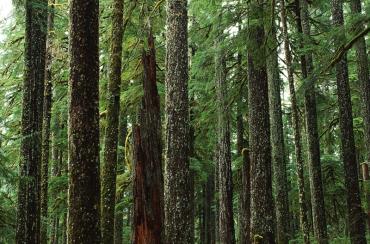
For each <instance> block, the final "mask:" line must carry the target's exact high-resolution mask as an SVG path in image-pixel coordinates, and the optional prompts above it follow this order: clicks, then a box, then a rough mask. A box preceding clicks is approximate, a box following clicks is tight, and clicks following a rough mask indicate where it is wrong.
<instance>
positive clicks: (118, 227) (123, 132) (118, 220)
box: [114, 108, 127, 244]
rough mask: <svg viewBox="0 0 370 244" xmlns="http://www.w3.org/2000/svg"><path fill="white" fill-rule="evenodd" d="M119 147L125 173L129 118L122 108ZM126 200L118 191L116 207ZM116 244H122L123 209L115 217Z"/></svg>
mask: <svg viewBox="0 0 370 244" xmlns="http://www.w3.org/2000/svg"><path fill="white" fill-rule="evenodd" d="M118 134H119V136H118V145H119V147H120V148H122V149H121V150H119V151H118V162H117V170H118V171H120V170H121V171H124V170H125V168H124V162H125V152H124V149H123V148H124V147H125V142H126V137H127V116H126V113H125V110H123V109H122V108H121V113H120V123H119V132H118ZM123 198H124V191H123V189H122V190H121V189H118V191H117V195H116V205H117V204H119V203H121V202H122V201H123ZM114 229H115V230H114V244H122V241H123V240H122V239H123V238H122V231H123V208H118V209H116V211H115V216H114Z"/></svg>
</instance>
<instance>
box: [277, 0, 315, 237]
mask: <svg viewBox="0 0 370 244" xmlns="http://www.w3.org/2000/svg"><path fill="white" fill-rule="evenodd" d="M280 7H281V9H280V17H281V22H282V30H283V39H284V53H285V63H286V67H287V73H288V83H289V91H290V102H291V106H292V108H291V109H292V124H293V133H294V146H295V155H296V164H297V180H298V192H299V194H298V195H299V211H300V214H299V215H300V225H301V230H302V233H303V238H304V242H305V243H310V241H309V236H310V233H309V223H308V218H307V212H308V209H307V205H306V196H305V195H306V193H305V184H304V161H303V153H302V142H301V138H302V137H301V127H300V120H299V111H298V105H297V97H296V93H295V87H294V86H295V85H294V69H293V65H292V61H293V60H292V54H291V51H290V42H289V35H288V25H287V16H286V9H285V0H280Z"/></svg>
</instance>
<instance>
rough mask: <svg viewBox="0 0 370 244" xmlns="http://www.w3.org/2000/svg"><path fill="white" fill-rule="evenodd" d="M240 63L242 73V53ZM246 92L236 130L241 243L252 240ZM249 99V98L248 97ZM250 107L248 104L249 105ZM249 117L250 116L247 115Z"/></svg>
mask: <svg viewBox="0 0 370 244" xmlns="http://www.w3.org/2000/svg"><path fill="white" fill-rule="evenodd" d="M238 59H239V60H238V65H239V71H238V72H239V75H240V79H242V75H241V67H240V66H241V61H242V60H241V55H239V57H238ZM244 94H247V92H242V94H240V95H239V99H238V102H237V117H236V130H237V140H236V141H237V142H236V144H237V150H238V153H239V155H241V156H242V157H243V165H242V168H241V171H240V173H241V175H240V176H241V189H240V193H239V243H241V244H244V243H248V242H249V240H250V214H251V213H250V174H249V171H250V160H249V151H248V150H249V149H248V140H246V139H245V138H244V132H245V131H246V130H245V128H244V121H243V113H242V102H243V98H244ZM246 100H247V101H248V99H246ZM247 107H248V106H247ZM247 117H248V116H247ZM247 130H248V128H247Z"/></svg>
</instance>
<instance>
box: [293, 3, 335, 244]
mask: <svg viewBox="0 0 370 244" xmlns="http://www.w3.org/2000/svg"><path fill="white" fill-rule="evenodd" d="M299 7H300V18H301V30H302V33H303V35H304V36H305V38H310V32H311V31H310V22H309V13H308V2H307V0H300V1H299ZM305 44H306V43H302V45H305ZM307 44H308V43H307ZM301 60H302V62H301V66H302V75H303V79H307V78H308V77H309V76H310V75H312V72H313V59H312V53H307V54H305V55H304V57H302V58H301ZM304 106H305V112H306V128H307V142H308V168H309V173H310V189H311V205H312V221H313V229H314V234H315V238H316V241H317V242H318V243H320V244H326V243H328V236H327V228H326V217H325V204H324V192H323V186H322V176H321V162H320V139H319V135H318V128H317V111H316V92H315V86H314V82H311V81H308V86H307V87H306V89H305V91H304Z"/></svg>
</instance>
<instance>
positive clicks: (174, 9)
mask: <svg viewBox="0 0 370 244" xmlns="http://www.w3.org/2000/svg"><path fill="white" fill-rule="evenodd" d="M187 26H188V15H187V1H186V0H180V1H178V0H167V34H166V103H165V113H166V143H165V147H166V149H165V160H166V165H165V167H166V169H165V233H166V234H165V235H166V242H167V243H190V242H189V239H188V238H191V232H192V230H191V226H192V225H191V223H190V221H191V218H190V215H191V211H192V210H191V209H190V203H189V201H190V198H191V196H190V194H191V193H190V189H189V185H190V184H189V181H190V178H189V177H190V170H189V155H188V151H189V146H188V141H189V103H188V91H187V89H188V88H187V87H188V85H187V82H188V32H187Z"/></svg>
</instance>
